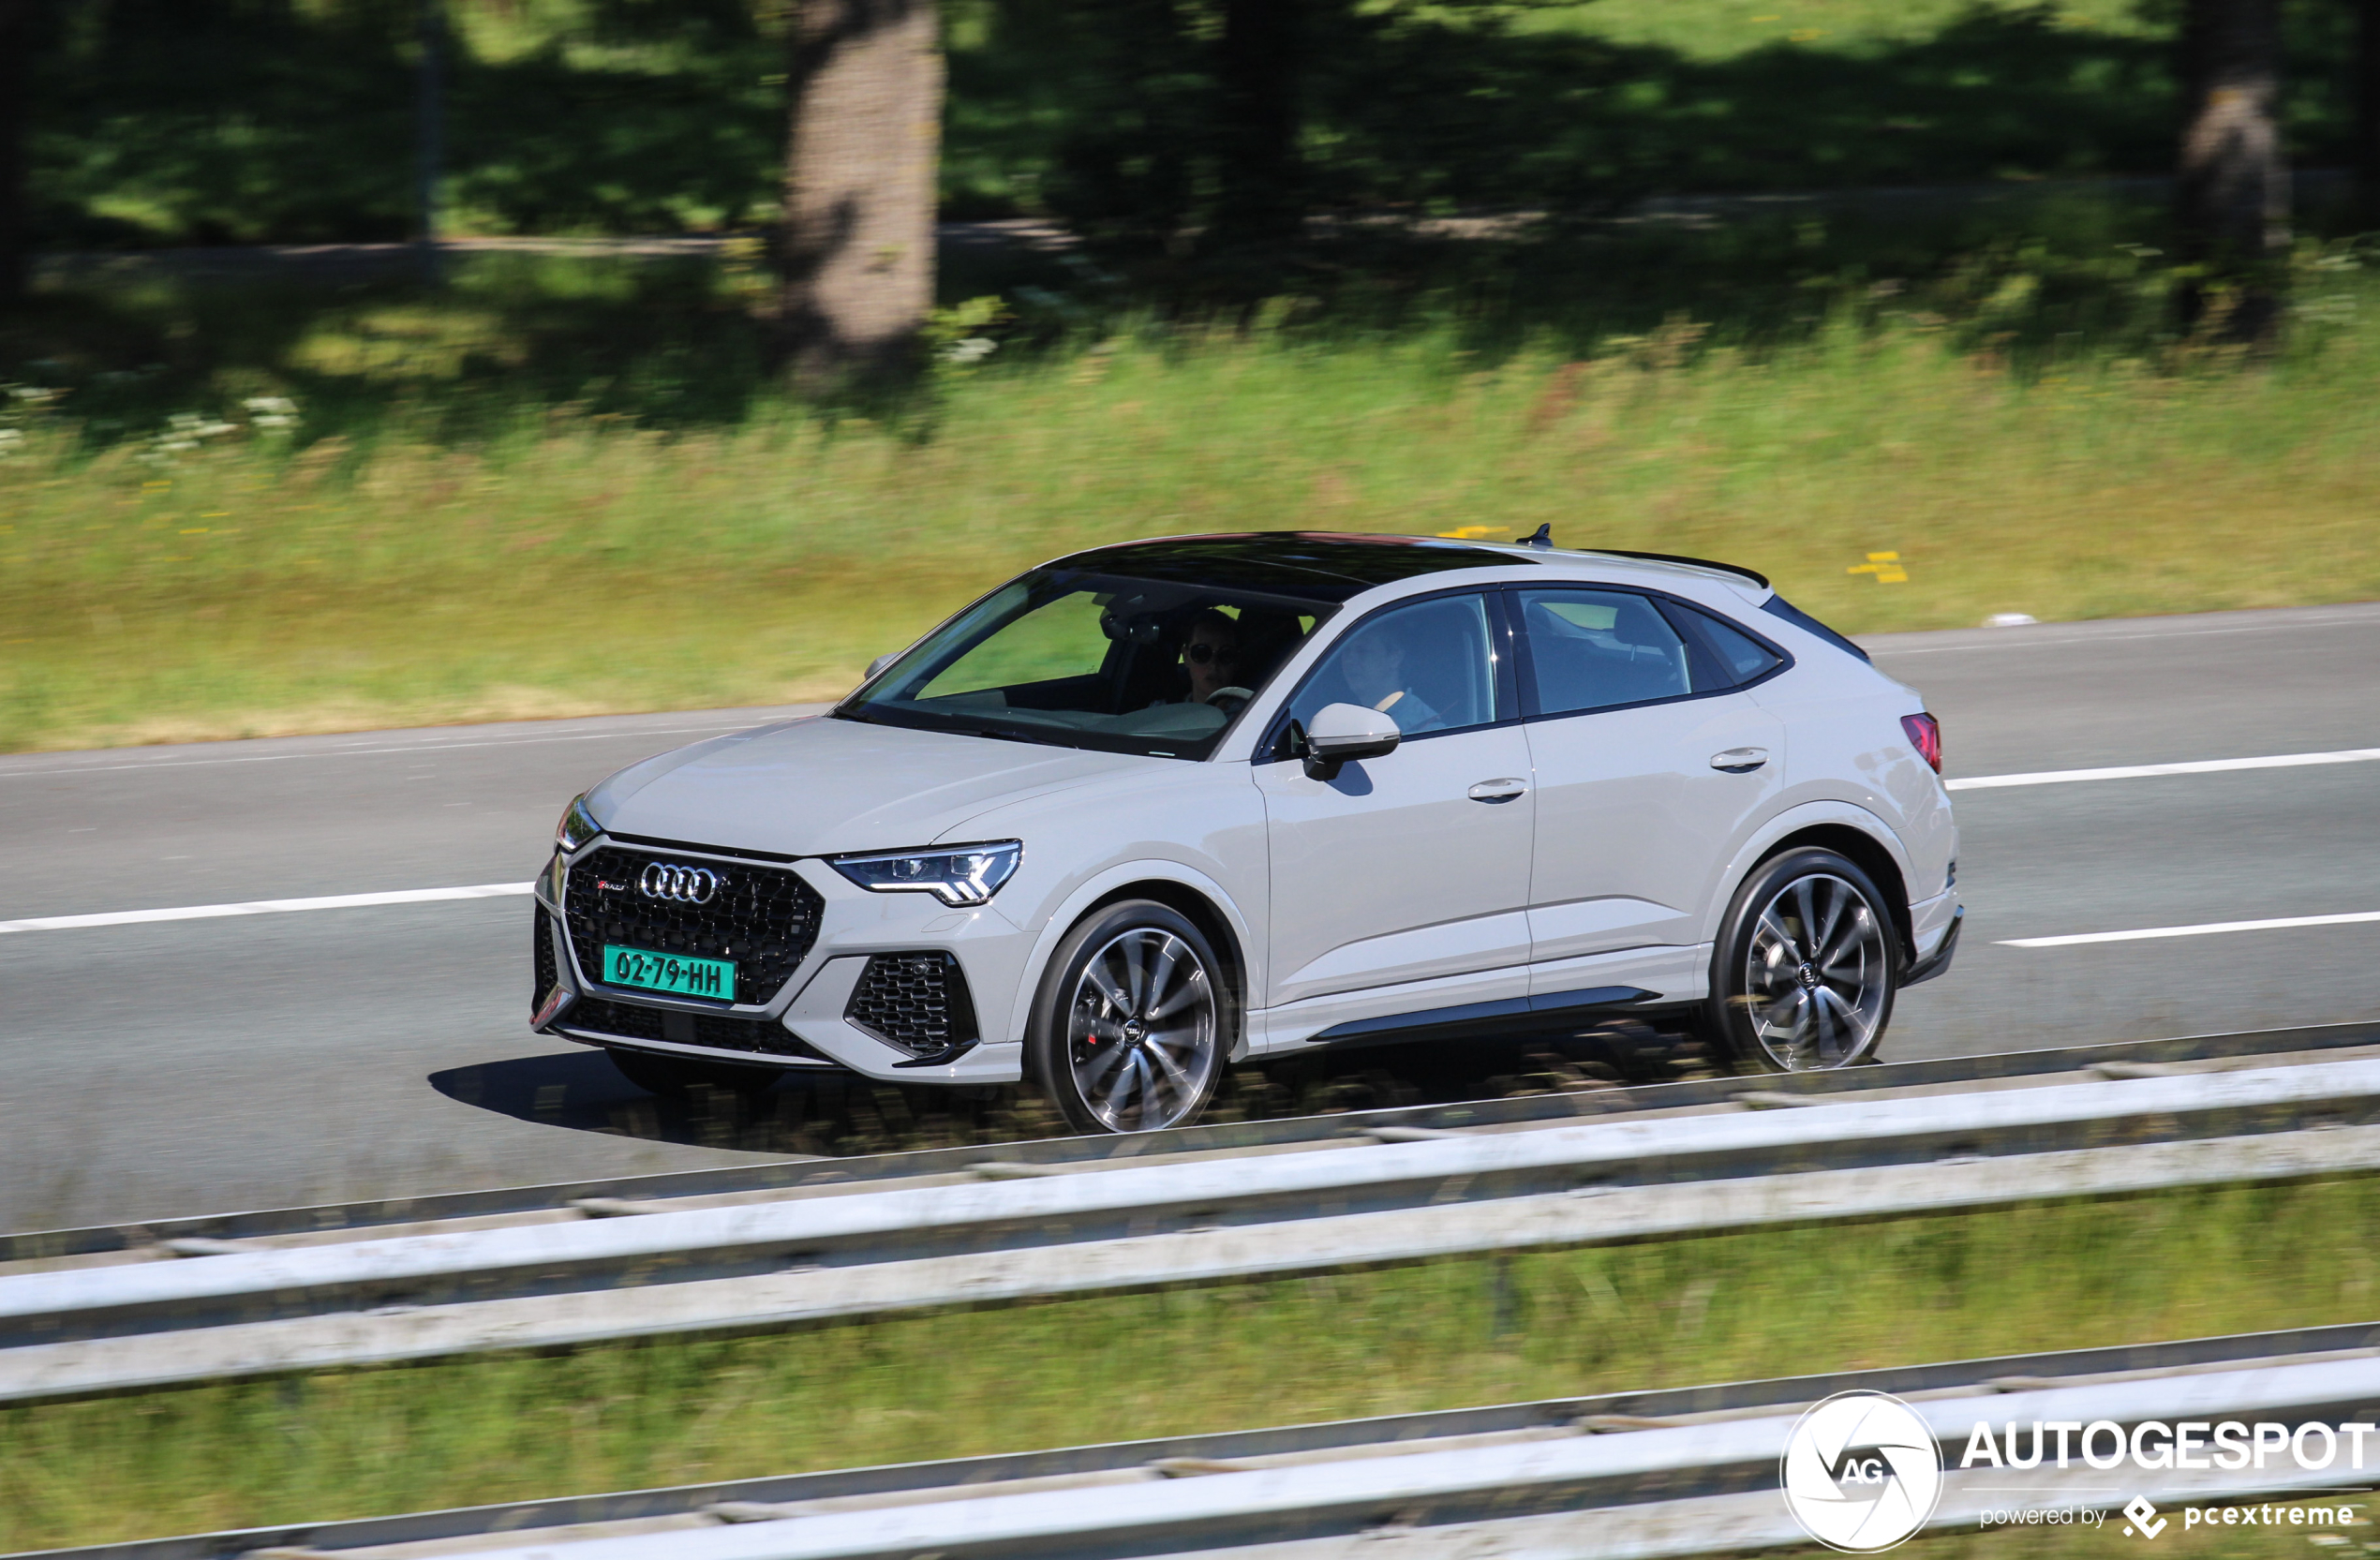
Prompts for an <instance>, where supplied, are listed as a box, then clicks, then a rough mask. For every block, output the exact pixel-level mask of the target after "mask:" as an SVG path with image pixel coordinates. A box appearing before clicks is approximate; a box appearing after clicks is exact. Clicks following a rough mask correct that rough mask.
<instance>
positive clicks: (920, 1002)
mask: <svg viewBox="0 0 2380 1560" xmlns="http://www.w3.org/2000/svg"><path fill="white" fill-rule="evenodd" d="M843 1017H844V1018H848V1019H850V1020H851V1021H852V1022H853V1023H855V1024H857V1025H858V1026H859V1027H860V1028H862V1029H864V1030H867V1031H868V1032H869V1033H871V1034H874V1035H877V1036H879V1037H880V1038H882V1039H885V1040H889V1041H891V1042H892V1043H893V1044H894V1045H896V1046H899V1047H900V1048H901V1049H902V1050H905V1051H908V1052H911V1053H912V1054H914V1055H917V1056H931V1055H933V1054H935V1053H937V1052H940V1051H946V1050H949V1049H950V1048H951V1047H954V1046H963V1045H966V1044H968V1043H969V1042H971V1041H973V1040H974V1038H975V1034H976V1032H975V1003H974V998H973V997H972V996H970V995H969V994H968V991H967V974H966V972H965V971H963V970H961V969H960V968H959V961H958V960H957V959H955V958H951V957H950V955H948V954H946V953H897V954H878V955H877V956H876V957H875V958H871V959H870V960H869V961H868V968H867V969H866V970H864V971H862V972H860V976H859V985H858V986H857V987H855V988H854V989H853V991H852V994H851V1003H850V1004H849V1005H848V1006H846V1007H845V1008H844V1009H843Z"/></svg>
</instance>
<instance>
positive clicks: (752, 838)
mask: <svg viewBox="0 0 2380 1560" xmlns="http://www.w3.org/2000/svg"><path fill="white" fill-rule="evenodd" d="M1174 762H1178V761H1176V760H1168V759H1155V758H1148V757H1144V756H1141V755H1139V754H1135V753H1104V752H1086V751H1083V750H1079V749H1075V748H1045V747H1041V746H1038V745H1036V744H1033V743H1026V742H1006V741H1002V740H1000V739H998V738H996V737H988V736H959V735H951V734H949V733H946V732H932V731H912V730H909V729H907V728H905V727H900V726H879V725H869V724H865V723H862V722H860V721H839V720H835V719H833V718H831V717H826V716H813V717H811V718H808V719H805V720H800V721H785V722H783V723H781V724H779V725H772V726H762V727H760V728H758V729H757V730H754V731H749V732H740V733H737V734H736V735H733V736H721V737H713V738H712V739H710V740H709V741H707V742H697V743H695V744H694V745H693V746H692V747H688V748H679V749H677V750H674V751H671V752H666V753H662V754H661V755H660V756H659V757H657V758H649V759H647V760H646V761H645V762H644V763H642V764H637V765H631V766H630V767H628V768H626V769H623V770H621V771H620V772H619V773H618V774H617V775H614V776H613V777H612V778H611V779H609V780H605V781H604V782H603V783H602V784H601V785H599V786H597V787H596V788H595V789H594V790H593V791H591V792H589V793H588V807H589V809H590V810H592V811H593V812H594V814H595V821H596V822H597V823H599V824H601V825H603V827H604V829H605V830H606V831H607V832H610V833H615V834H631V835H640V836H643V837H644V838H646V839H675V840H682V841H684V842H685V843H687V844H690V845H722V846H726V847H728V848H730V849H735V850H747V851H768V852H773V853H776V854H782V855H825V854H835V853H840V852H844V851H868V850H900V849H902V848H904V847H907V846H912V845H930V844H933V843H936V842H937V841H939V840H940V839H943V837H944V836H945V834H947V833H948V832H949V831H950V830H952V829H956V828H958V827H959V825H963V824H964V823H966V821H967V820H968V819H970V818H973V817H974V816H976V815H977V814H978V813H981V812H984V811H986V810H989V809H991V808H994V807H999V806H1001V805H1003V804H1004V803H1008V802H1015V801H1021V800H1023V799H1024V798H1026V797H1028V796H1035V795H1043V794H1045V793H1048V792H1050V791H1060V790H1064V789H1066V788H1068V787H1070V786H1077V785H1085V784H1088V783H1090V782H1091V781H1093V780H1098V779H1100V778H1102V777H1104V776H1108V775H1116V774H1124V773H1131V772H1137V771H1139V770H1143V769H1146V768H1148V767H1149V766H1150V765H1156V764H1168V763H1174Z"/></svg>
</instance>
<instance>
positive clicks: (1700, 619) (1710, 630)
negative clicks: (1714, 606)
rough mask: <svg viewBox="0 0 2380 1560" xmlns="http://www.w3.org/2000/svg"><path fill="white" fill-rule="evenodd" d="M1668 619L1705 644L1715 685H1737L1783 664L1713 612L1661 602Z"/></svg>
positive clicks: (1700, 681) (1699, 681)
mask: <svg viewBox="0 0 2380 1560" xmlns="http://www.w3.org/2000/svg"><path fill="white" fill-rule="evenodd" d="M1663 605H1664V606H1665V608H1666V609H1667V610H1668V612H1669V615H1670V617H1671V618H1672V619H1673V621H1675V622H1677V623H1678V625H1679V626H1680V627H1681V628H1683V629H1684V630H1685V631H1687V632H1688V634H1691V635H1697V636H1699V637H1700V638H1701V639H1702V641H1703V644H1704V645H1706V646H1709V653H1710V658H1711V660H1712V661H1713V662H1715V664H1714V665H1713V666H1712V667H1711V672H1712V674H1713V676H1715V677H1716V678H1717V679H1718V683H1719V686H1721V687H1725V688H1741V687H1743V686H1744V685H1745V684H1746V683H1748V682H1758V681H1759V680H1760V679H1761V678H1763V677H1764V676H1768V675H1769V673H1771V672H1773V671H1775V670H1776V669H1777V668H1778V667H1779V666H1782V665H1783V664H1784V663H1785V660H1784V658H1783V657H1782V656H1780V655H1778V653H1777V652H1776V651H1774V650H1772V649H1770V648H1769V647H1768V646H1765V645H1763V644H1762V643H1761V642H1760V641H1759V640H1757V639H1754V638H1753V637H1752V636H1751V635H1750V634H1748V633H1746V632H1745V631H1743V630H1741V629H1739V628H1737V627H1736V626H1735V625H1734V624H1733V623H1731V622H1729V621H1728V620H1727V619H1726V618H1724V617H1719V616H1718V614H1717V613H1712V612H1704V611H1703V610H1702V609H1701V608H1700V607H1690V606H1687V605H1685V604H1684V603H1682V602H1664V603H1663ZM1694 683H1695V688H1694V691H1696V692H1698V693H1699V692H1702V691H1703V686H1704V678H1703V676H1702V675H1700V674H1699V673H1698V674H1697V676H1695V679H1694Z"/></svg>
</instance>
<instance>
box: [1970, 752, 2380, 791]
mask: <svg viewBox="0 0 2380 1560" xmlns="http://www.w3.org/2000/svg"><path fill="white" fill-rule="evenodd" d="M2375 761H2380V748H2345V749H2342V750H2339V751H2338V752H2335V753H2275V754H2273V755H2272V756H2271V757H2269V758H2205V759H2195V760H2193V761H2191V762H2189V763H2186V764H2127V765H2120V766H2118V767H2116V768H2111V769H2044V770H2042V771H2041V772H2039V773H2038V774H2030V775H1973V776H1968V777H1965V778H1962V779H1959V780H1944V781H1942V789H1944V790H1945V791H1989V790H1993V789H1995V788H1997V787H2000V786H2003V785H2064V784H2067V783H2069V782H2070V781H2074V780H2146V779H2149V778H2150V777H2152V776H2156V775H2218V774H2222V773H2224V772H2225V771H2226V770H2231V769H2295V768H2297V767H2298V766H2299V765H2307V764H2371V763H2373V762H2375Z"/></svg>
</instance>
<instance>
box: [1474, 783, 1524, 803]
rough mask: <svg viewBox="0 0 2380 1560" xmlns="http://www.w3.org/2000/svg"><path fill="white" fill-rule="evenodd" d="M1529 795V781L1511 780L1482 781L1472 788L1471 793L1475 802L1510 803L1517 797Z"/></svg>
mask: <svg viewBox="0 0 2380 1560" xmlns="http://www.w3.org/2000/svg"><path fill="white" fill-rule="evenodd" d="M1528 794H1529V782H1528V781H1526V780H1510V779H1507V780H1481V781H1480V783H1479V784H1477V785H1475V786H1473V787H1471V793H1470V795H1471V799H1472V800H1473V801H1475V802H1509V801H1510V800H1512V799H1513V798H1514V797H1516V796H1525V795H1528Z"/></svg>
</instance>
